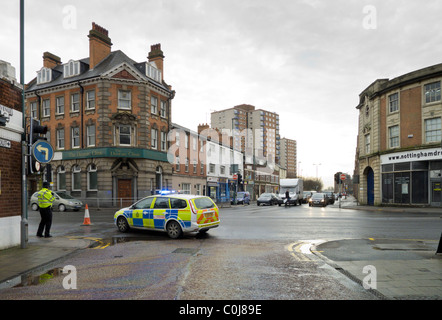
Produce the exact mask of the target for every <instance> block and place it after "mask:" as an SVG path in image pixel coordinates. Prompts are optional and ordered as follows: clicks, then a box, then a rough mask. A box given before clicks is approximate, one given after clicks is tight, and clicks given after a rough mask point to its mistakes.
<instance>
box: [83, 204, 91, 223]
mask: <svg viewBox="0 0 442 320" xmlns="http://www.w3.org/2000/svg"><path fill="white" fill-rule="evenodd" d="M90 225H92V223H91V218H90V216H89V209H88V207H87V204H86V208H85V210H84V220H83V224H82V226H90Z"/></svg>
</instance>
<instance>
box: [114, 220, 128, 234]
mask: <svg viewBox="0 0 442 320" xmlns="http://www.w3.org/2000/svg"><path fill="white" fill-rule="evenodd" d="M117 228H118V230H119V231H120V232H127V231H128V230H129V224H128V223H127V220H126V219H124V218H123V217H119V218H118V219H117Z"/></svg>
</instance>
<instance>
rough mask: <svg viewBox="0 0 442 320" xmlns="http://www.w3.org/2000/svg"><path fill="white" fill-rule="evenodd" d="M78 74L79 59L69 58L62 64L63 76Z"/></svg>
mask: <svg viewBox="0 0 442 320" xmlns="http://www.w3.org/2000/svg"><path fill="white" fill-rule="evenodd" d="M79 74H80V61H73V60H69V62H68V63H66V64H65V65H64V66H63V76H64V77H65V78H69V77H74V76H78V75H79Z"/></svg>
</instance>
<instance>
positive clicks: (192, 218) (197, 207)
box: [114, 194, 220, 239]
mask: <svg viewBox="0 0 442 320" xmlns="http://www.w3.org/2000/svg"><path fill="white" fill-rule="evenodd" d="M114 221H115V225H116V226H117V228H118V230H119V231H120V232H128V231H129V230H130V229H132V228H133V229H148V230H156V231H164V232H167V234H168V236H169V237H170V238H172V239H177V238H180V237H181V236H182V235H183V233H190V232H199V233H205V232H207V231H208V230H209V229H212V228H216V227H218V226H219V224H220V219H219V209H218V206H217V205H216V204H215V202H213V200H212V199H211V198H209V197H205V196H194V195H184V194H176V195H155V196H149V197H146V198H143V199H141V200H140V201H137V202H135V203H134V204H133V205H131V206H130V207H127V208H122V209H120V210H118V211H117V212H116V213H115V215H114Z"/></svg>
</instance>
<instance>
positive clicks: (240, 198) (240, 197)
mask: <svg viewBox="0 0 442 320" xmlns="http://www.w3.org/2000/svg"><path fill="white" fill-rule="evenodd" d="M231 203H232V204H233V198H232V201H231ZM236 204H250V193H249V192H248V191H240V192H238V193H237V194H236Z"/></svg>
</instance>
